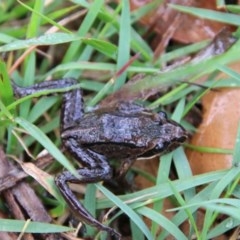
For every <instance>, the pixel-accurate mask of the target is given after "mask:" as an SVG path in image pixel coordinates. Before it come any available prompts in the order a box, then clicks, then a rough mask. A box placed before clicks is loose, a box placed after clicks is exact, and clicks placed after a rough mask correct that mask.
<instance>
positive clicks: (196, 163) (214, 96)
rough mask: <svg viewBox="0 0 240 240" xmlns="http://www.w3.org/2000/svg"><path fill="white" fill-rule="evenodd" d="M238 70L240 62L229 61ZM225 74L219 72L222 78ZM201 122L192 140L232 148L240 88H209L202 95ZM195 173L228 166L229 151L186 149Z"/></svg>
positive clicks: (201, 144) (229, 161) (239, 102)
mask: <svg viewBox="0 0 240 240" xmlns="http://www.w3.org/2000/svg"><path fill="white" fill-rule="evenodd" d="M231 67H232V68H234V69H235V71H238V72H239V63H235V64H234V65H231ZM223 77H225V78H226V76H224V75H222V76H221V78H223ZM202 104H203V109H204V113H203V122H202V123H201V125H200V126H199V128H198V131H197V133H196V134H195V135H194V136H193V138H192V140H191V142H190V143H191V144H193V145H196V146H206V147H214V148H223V149H233V148H234V144H235V139H236V134H237V128H238V124H239V120H240V89H239V88H235V89H234V88H222V89H219V90H218V91H210V92H209V93H208V94H206V95H205V96H204V97H203V99H202ZM187 155H188V158H189V162H190V165H191V168H192V170H193V173H194V174H200V173H204V172H209V171H214V170H218V169H225V168H230V167H231V165H232V156H231V155H229V154H217V153H201V152H197V151H193V150H187Z"/></svg>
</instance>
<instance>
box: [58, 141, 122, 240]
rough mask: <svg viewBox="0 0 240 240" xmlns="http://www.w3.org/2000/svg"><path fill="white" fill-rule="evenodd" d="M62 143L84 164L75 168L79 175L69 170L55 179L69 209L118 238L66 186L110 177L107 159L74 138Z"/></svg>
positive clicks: (83, 219)
mask: <svg viewBox="0 0 240 240" xmlns="http://www.w3.org/2000/svg"><path fill="white" fill-rule="evenodd" d="M63 144H64V146H65V147H66V149H67V150H68V151H69V152H70V153H71V154H72V155H73V156H75V158H76V159H77V160H78V161H80V162H81V163H82V164H83V166H84V167H83V168H81V169H78V170H77V173H78V174H79V177H75V176H74V175H72V174H71V173H70V172H68V171H65V172H63V173H62V174H60V175H59V176H57V177H56V179H55V182H56V185H57V186H58V187H59V190H60V191H61V193H62V195H63V197H64V198H65V200H66V202H67V203H68V204H69V207H70V209H71V210H72V211H73V213H75V214H76V215H77V217H79V218H80V220H82V221H83V223H87V224H89V225H91V226H94V227H96V228H98V229H99V230H103V231H106V232H108V233H109V234H110V235H112V236H113V235H114V236H116V238H117V239H120V234H119V233H117V232H116V231H115V230H114V229H112V228H110V227H108V226H105V225H103V224H102V223H100V222H99V221H97V220H96V219H95V218H94V217H93V216H92V215H91V214H90V213H89V212H88V211H87V210H86V209H85V208H84V206H83V205H82V204H81V202H80V201H79V200H78V199H77V197H76V196H75V195H74V193H73V192H72V190H71V189H70V188H69V186H68V183H80V184H81V183H95V182H99V181H104V180H109V179H111V178H112V169H111V167H110V165H109V164H108V162H107V159H106V158H105V157H104V156H102V155H99V154H97V153H94V152H92V151H90V150H87V149H84V148H82V147H81V146H80V145H79V144H78V143H77V142H76V141H75V140H74V139H71V138H70V139H67V140H66V139H65V140H64V141H63Z"/></svg>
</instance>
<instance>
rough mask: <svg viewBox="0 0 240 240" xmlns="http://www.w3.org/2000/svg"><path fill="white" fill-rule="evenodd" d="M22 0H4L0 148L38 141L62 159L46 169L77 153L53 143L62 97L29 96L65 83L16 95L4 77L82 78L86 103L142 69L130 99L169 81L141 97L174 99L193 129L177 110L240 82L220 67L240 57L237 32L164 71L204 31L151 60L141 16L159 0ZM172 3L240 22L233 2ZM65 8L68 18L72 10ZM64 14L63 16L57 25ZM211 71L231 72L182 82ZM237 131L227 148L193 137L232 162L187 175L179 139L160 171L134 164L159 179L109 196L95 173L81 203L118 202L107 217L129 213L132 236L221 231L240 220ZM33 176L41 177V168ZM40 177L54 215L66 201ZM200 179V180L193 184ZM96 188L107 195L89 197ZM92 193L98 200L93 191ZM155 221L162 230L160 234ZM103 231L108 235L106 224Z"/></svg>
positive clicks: (7, 227)
mask: <svg viewBox="0 0 240 240" xmlns="http://www.w3.org/2000/svg"><path fill="white" fill-rule="evenodd" d="M23 2H24V3H23ZM23 2H21V1H2V2H0V9H1V10H0V11H1V14H0V24H1V28H0V54H1V59H0V77H1V81H0V142H1V145H3V146H4V150H5V152H6V153H7V154H9V155H14V156H16V158H20V156H22V155H23V154H24V153H25V149H28V150H29V151H30V153H31V154H32V155H33V156H37V154H38V153H39V152H40V151H41V150H42V149H47V150H48V151H49V152H50V153H51V155H52V156H53V157H54V159H56V160H57V162H58V164H56V163H54V164H53V165H52V166H51V167H50V168H49V170H48V171H47V172H48V173H49V174H51V175H52V176H54V174H55V173H56V172H60V171H61V169H62V168H61V166H62V167H64V168H66V169H68V170H69V171H72V172H74V171H75V168H74V166H75V165H74V162H72V161H69V160H68V159H67V158H66V156H65V155H64V154H63V153H61V151H60V150H59V146H60V142H61V141H60V137H59V108H60V106H61V98H60V97H58V96H51V97H43V98H39V99H38V100H37V101H35V102H34V104H32V98H33V97H40V96H42V95H46V94H48V93H52V92H55V91H57V92H61V91H66V90H67V89H64V90H60V89H56V90H54V91H53V90H49V91H43V92H41V93H39V94H35V95H32V96H27V97H24V98H22V99H18V100H17V99H15V98H14V97H13V93H12V89H11V86H10V78H11V79H12V80H13V81H15V82H16V83H18V84H19V85H21V86H31V85H33V84H34V83H36V82H39V81H44V80H46V79H49V78H51V79H58V78H63V77H74V78H76V79H78V81H79V85H78V86H77V87H79V86H80V87H81V88H82V89H83V90H85V91H84V93H85V95H84V97H85V103H86V108H90V107H93V106H95V105H97V104H98V103H100V102H101V100H103V99H104V98H105V97H106V96H108V95H110V94H111V93H113V92H115V91H116V90H118V89H121V88H122V87H123V86H125V87H126V86H127V85H125V84H126V82H127V81H128V80H129V79H131V78H132V77H133V76H134V75H136V74H137V73H147V75H146V76H144V77H143V78H142V79H140V80H139V81H137V82H135V83H134V84H132V85H128V86H127V88H126V89H127V90H126V91H125V94H126V96H128V97H129V95H130V97H129V99H128V100H131V94H132V96H134V95H136V94H137V93H139V92H142V91H144V90H147V89H154V88H156V87H160V89H166V88H168V87H171V88H170V90H169V91H168V92H166V93H164V94H163V95H162V96H160V97H159V98H156V99H155V100H154V101H144V100H143V99H139V100H141V102H143V103H144V104H145V105H146V106H148V107H150V108H152V109H154V110H156V111H157V110H159V109H162V110H169V108H168V106H169V105H171V109H173V111H172V112H169V111H168V114H169V115H170V116H171V118H172V119H174V120H175V121H178V122H181V123H182V125H183V126H184V127H185V128H186V129H187V130H188V131H189V132H193V131H194V127H193V126H191V125H190V124H189V123H188V122H186V120H183V117H184V116H186V115H187V114H188V113H189V111H190V110H191V109H192V108H193V107H194V105H195V104H196V103H198V102H199V101H201V98H202V96H203V95H204V94H206V93H207V92H208V91H209V89H210V88H217V87H232V86H235V87H239V86H240V81H239V79H240V77H239V74H238V73H236V72H234V71H233V70H232V69H230V68H229V67H226V64H228V63H230V62H233V61H236V60H239V49H240V41H239V40H237V41H236V43H235V44H234V46H233V47H231V48H230V49H229V50H228V51H227V52H225V53H223V54H222V55H220V56H215V57H213V58H210V59H203V60H202V61H200V62H198V63H196V64H194V65H193V64H186V65H184V66H181V67H178V68H175V69H173V70H170V71H168V72H160V69H161V66H163V65H164V64H166V63H169V62H170V61H172V60H175V59H177V58H180V57H183V56H188V55H189V54H192V53H195V52H198V51H199V50H200V49H202V48H203V47H204V46H206V45H207V44H208V41H203V42H200V43H195V44H191V45H188V46H182V47H179V46H178V47H175V48H172V50H171V51H167V52H166V53H165V54H163V55H162V56H161V57H159V59H156V60H155V61H154V59H153V56H154V53H153V50H152V49H151V46H150V43H149V39H148V38H147V37H146V36H145V32H146V29H145V28H144V27H143V26H141V25H140V24H139V23H138V19H139V18H140V17H141V16H142V15H144V14H146V13H147V12H148V11H149V10H151V9H152V8H155V3H156V2H157V1H156V2H155V1H153V2H152V3H151V4H149V5H145V6H143V7H142V8H141V9H139V10H135V11H134V12H130V11H129V2H128V1H127V0H123V1H121V4H119V5H117V4H107V3H106V2H105V1H102V0H98V1H91V3H89V1H81V0H74V1H72V2H68V3H67V4H66V3H65V1H56V0H55V1H54V0H53V1H52V2H51V3H50V4H49V5H48V6H44V1H41V0H36V1H33V0H28V1H23ZM158 2H159V1H158ZM219 4H220V3H219ZM171 7H173V8H175V9H178V10H179V11H183V12H187V13H190V14H193V13H194V15H196V16H198V17H206V16H207V18H208V19H213V20H216V21H221V22H224V23H232V24H234V25H235V26H237V27H238V26H239V22H240V16H239V15H238V14H239V7H236V6H233V5H231V6H229V8H228V9H229V11H230V12H228V13H223V12H221V13H220V12H214V11H207V10H203V9H195V8H190V7H182V6H178V5H171ZM231 11H232V12H234V13H231ZM76 15H77V18H76V19H75V18H74V17H75V16H76ZM71 18H72V19H73V20H70V19H71ZM13 22H14V24H13ZM63 22H67V23H66V24H64V25H63ZM13 26H14V30H13ZM238 32H239V29H237V31H236V36H239V34H238ZM143 36H145V37H143ZM139 53H140V57H139V58H138V59H136V60H135V61H134V62H133V63H132V64H131V65H130V66H128V67H127V68H126V70H125V71H122V70H123V69H124V67H125V66H126V64H127V63H128V62H129V61H130V60H131V57H133V56H134V55H135V54H139ZM214 72H218V73H220V72H224V73H225V74H226V75H227V76H228V77H227V78H226V79H224V80H222V81H220V82H217V83H216V82H214V74H213V75H210V76H213V77H210V78H209V79H208V80H207V82H205V83H204V86H205V87H206V89H205V88H204V89H202V88H200V87H197V86H194V85H189V84H186V83H183V82H182V81H183V80H187V81H189V82H191V81H195V80H196V79H197V78H199V77H201V76H203V75H205V74H212V73H214ZM75 87H76V86H75ZM127 94H128V95H127ZM159 106H160V107H159ZM26 132H27V134H25V133H26ZM16 136H18V138H16ZM19 139H20V140H21V142H19ZM239 139H240V130H239V133H238V135H237V137H236V141H235V142H236V146H235V148H234V149H230V150H229V149H227V150H226V149H214V148H208V147H207V146H206V148H204V147H201V148H200V147H197V146H189V147H191V148H194V149H196V150H199V151H205V152H218V153H226V152H227V153H230V154H232V156H233V166H232V168H231V169H228V170H222V171H216V172H210V173H206V174H202V175H197V176H192V173H191V169H190V167H189V164H188V160H187V157H186V155H185V152H184V151H183V147H181V148H179V149H177V150H175V151H174V152H172V153H169V154H167V155H165V156H163V157H161V161H160V164H159V169H158V174H157V176H152V175H150V174H148V173H146V172H144V170H141V169H134V168H133V170H134V171H135V172H137V173H139V174H142V175H143V177H145V178H148V179H150V180H151V181H153V182H154V184H155V185H154V186H153V187H150V188H147V189H142V190H140V191H136V192H133V193H126V194H124V195H121V196H115V195H114V194H113V193H111V192H110V191H109V190H107V189H106V188H105V187H103V186H102V185H101V184H99V183H98V184H96V185H89V186H88V187H87V188H86V194H85V201H84V204H85V206H86V208H87V209H89V211H90V212H92V213H93V214H94V215H97V213H98V211H96V210H101V209H106V208H111V207H114V206H117V207H118V208H117V209H118V211H117V212H116V213H114V215H113V216H112V217H111V218H110V219H108V222H111V221H112V220H114V219H117V218H118V217H119V215H120V214H122V212H124V213H126V214H127V215H128V216H129V218H130V220H131V224H130V225H131V229H132V239H144V236H145V237H146V238H147V239H159V240H160V239H165V238H166V237H167V236H168V235H169V234H171V235H173V236H175V238H177V239H189V238H191V237H192V236H196V238H197V239H199V240H201V239H212V238H214V237H217V236H220V235H221V234H224V233H225V232H227V231H229V230H232V229H234V228H235V227H236V226H238V225H239V224H240V212H239V207H240V200H239V199H240V193H239V189H240V188H239V185H238V181H239V178H240V169H239V161H240V156H239V155H240V152H239V149H240V140H239ZM186 147H187V145H186ZM24 156H26V154H25V155H24ZM32 161H34V159H32ZM206 161H210V159H206ZM173 165H174V166H175V169H176V173H177V176H178V179H177V180H170V173H171V171H172V166H173ZM51 169H55V171H51ZM56 169H57V170H56ZM51 175H49V176H51ZM32 176H33V178H36V180H38V177H37V176H34V175H32ZM39 184H41V185H42V186H43V188H44V189H45V190H44V191H41V193H42V196H41V195H40V198H41V199H42V201H43V202H44V204H46V207H47V208H48V209H49V213H50V214H52V216H53V217H55V218H58V217H60V216H61V215H62V214H63V212H64V211H65V209H66V208H65V207H66V206H65V204H64V202H63V200H62V197H61V195H60V194H59V193H58V191H57V189H56V188H55V185H54V183H53V177H49V179H48V178H46V179H45V180H43V182H39ZM33 187H36V184H33ZM199 187H200V189H201V190H198V189H199ZM97 189H99V190H100V191H101V192H103V194H104V195H105V196H106V197H105V198H101V199H96V198H94V196H95V193H96V190H97ZM45 191H48V192H49V193H50V194H52V195H53V197H54V199H53V198H47V197H46V194H45ZM93 198H94V199H95V200H96V201H92V202H91V201H89V199H93ZM165 198H170V199H172V200H173V201H174V202H175V206H176V208H175V209H174V210H175V211H176V212H174V216H173V218H172V219H171V220H169V219H167V218H166V217H165V216H164V215H163V214H162V213H161V210H162V208H163V201H164V199H165ZM149 203H152V204H153V207H152V208H150V207H149V205H148V204H149ZM0 207H1V209H0V210H5V211H6V209H4V207H3V206H0ZM200 208H204V209H206V213H205V216H204V224H203V227H202V228H201V229H199V228H198V226H197V223H196V212H197V210H199V209H200ZM172 210H173V209H172ZM220 214H224V215H225V216H226V217H225V218H224V220H223V221H222V222H221V223H218V222H217V221H216V219H217V216H219V215H220ZM143 217H147V218H149V219H150V222H151V224H150V226H147V225H146V224H145V222H144V221H143ZM186 220H187V221H189V224H190V229H189V233H190V234H189V236H186V235H185V234H184V233H183V232H182V231H181V228H180V227H179V226H180V225H181V224H182V223H183V222H184V221H186ZM4 221H6V220H5V219H4V220H3V221H1V224H0V231H8V232H21V230H22V229H23V228H24V222H19V221H17V220H15V221H14V220H11V221H10V220H9V222H7V223H8V224H3V223H4ZM26 224H27V225H28V227H29V228H28V227H27V228H26V229H27V230H26V229H25V231H27V232H44V231H45V232H54V231H55V232H59V231H69V230H72V228H66V227H64V226H57V225H54V224H53V225H49V226H48V227H45V226H44V225H42V224H40V223H37V222H33V223H26ZM106 224H107V222H106ZM137 226H138V227H137ZM159 226H161V227H162V229H163V230H162V231H161V233H160V234H159V235H158V229H159ZM87 230H88V233H89V234H92V236H95V235H96V229H91V228H87ZM100 235H101V234H98V235H97V236H96V237H97V239H100V238H101V236H100ZM102 235H103V236H104V233H103V234H102Z"/></svg>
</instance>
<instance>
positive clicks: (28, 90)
mask: <svg viewBox="0 0 240 240" xmlns="http://www.w3.org/2000/svg"><path fill="white" fill-rule="evenodd" d="M77 83H78V82H77V80H76V79H74V78H63V79H58V80H52V81H45V82H41V83H37V84H35V85H33V86H30V87H20V86H18V85H16V84H15V83H14V82H12V85H13V90H14V95H15V96H17V97H24V96H27V95H31V94H34V93H37V92H41V91H44V90H51V89H61V88H66V87H71V86H73V85H76V84H77ZM49 95H54V93H51V94H49ZM83 113H84V106H83V98H82V92H81V89H80V88H77V89H71V90H69V91H66V92H64V93H63V107H62V111H61V130H62V131H64V130H65V129H67V128H69V127H71V126H73V125H74V124H75V123H76V121H79V120H80V119H81V118H82V116H83Z"/></svg>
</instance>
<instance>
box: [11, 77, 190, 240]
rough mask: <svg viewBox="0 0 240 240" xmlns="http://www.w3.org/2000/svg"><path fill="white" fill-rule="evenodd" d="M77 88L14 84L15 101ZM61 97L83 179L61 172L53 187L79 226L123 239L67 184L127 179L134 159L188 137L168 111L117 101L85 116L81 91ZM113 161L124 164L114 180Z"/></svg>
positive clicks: (65, 139) (66, 141) (64, 129)
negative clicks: (96, 215)
mask: <svg viewBox="0 0 240 240" xmlns="http://www.w3.org/2000/svg"><path fill="white" fill-rule="evenodd" d="M77 83H78V81H77V80H76V79H74V78H62V79H57V80H51V81H43V82H40V83H36V84H35V85H33V86H29V87H20V86H18V85H16V84H15V83H13V90H14V95H15V96H16V97H24V96H26V95H30V94H34V93H37V92H40V91H43V90H51V89H61V88H67V87H72V86H74V85H76V84H77ZM62 95H63V96H62V97H63V100H62V101H63V104H62V107H61V113H60V114H61V115H60V133H61V142H62V145H63V146H64V148H65V149H66V150H67V151H68V152H69V153H70V155H72V156H73V158H74V159H76V160H77V161H79V162H80V163H81V166H82V167H81V168H79V169H77V173H78V176H79V177H76V176H75V175H73V174H72V173H71V172H69V171H63V172H62V173H61V174H59V175H57V176H56V177H55V183H56V185H57V187H58V188H59V190H60V192H61V194H62V196H63V197H64V199H65V201H66V202H67V204H68V206H69V207H70V209H71V210H72V211H73V213H75V214H77V215H78V217H79V219H80V221H82V222H83V223H84V224H89V225H91V226H93V227H95V228H97V229H98V230H100V231H106V232H107V233H108V234H109V235H110V236H113V237H115V239H121V235H120V233H119V232H118V231H117V230H115V229H113V228H111V227H109V226H107V225H104V224H103V223H101V222H100V221H98V220H96V219H95V218H94V217H93V216H92V215H91V214H90V213H89V212H88V211H87V210H86V209H85V208H84V206H83V205H82V203H81V202H80V201H79V200H78V198H77V197H76V196H75V195H74V193H73V191H72V190H71V189H70V187H69V183H79V184H89V183H98V182H104V181H111V179H113V177H115V178H116V179H118V178H121V177H124V175H125V174H126V173H127V171H128V170H129V168H130V167H131V166H132V165H133V163H134V162H135V160H137V159H141V158H142V159H148V158H152V157H154V156H160V155H163V154H166V153H168V152H170V151H172V150H174V149H175V148H177V147H178V146H180V145H181V144H182V143H184V142H185V141H186V139H187V132H186V130H185V129H184V128H183V127H182V126H181V125H180V124H179V123H177V122H175V121H173V120H171V119H170V118H168V117H167V114H166V113H165V112H163V111H160V112H158V113H157V112H154V111H153V110H151V109H148V108H146V107H143V106H141V105H139V104H136V103H134V102H125V101H119V102H118V103H117V104H114V105H110V106H104V107H100V108H96V109H94V110H92V111H90V112H86V113H85V111H84V101H83V96H82V95H83V94H82V90H81V88H80V87H78V88H74V89H73V88H72V89H70V90H68V91H66V92H64V93H62ZM110 159H114V160H115V161H119V163H120V164H119V165H120V167H119V168H118V169H117V171H116V172H115V174H114V175H115V176H113V170H114V169H113V166H111V164H110V161H109V160H110Z"/></svg>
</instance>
